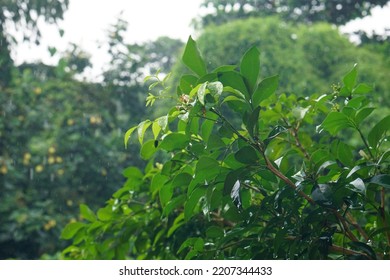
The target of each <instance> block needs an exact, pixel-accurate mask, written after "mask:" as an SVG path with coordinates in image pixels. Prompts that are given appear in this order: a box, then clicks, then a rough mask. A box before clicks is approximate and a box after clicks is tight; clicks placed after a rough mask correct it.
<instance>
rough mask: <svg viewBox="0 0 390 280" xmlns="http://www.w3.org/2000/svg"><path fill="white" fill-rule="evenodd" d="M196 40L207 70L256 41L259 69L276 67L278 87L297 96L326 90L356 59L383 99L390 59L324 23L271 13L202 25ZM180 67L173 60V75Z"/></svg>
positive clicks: (231, 60) (232, 60)
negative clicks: (306, 22)
mask: <svg viewBox="0 0 390 280" xmlns="http://www.w3.org/2000/svg"><path fill="white" fill-rule="evenodd" d="M197 41H198V44H199V47H200V48H201V49H202V50H203V54H204V57H205V59H206V61H207V66H208V69H209V70H211V69H214V68H216V67H218V66H219V65H225V64H226V65H230V64H231V65H236V64H238V63H239V60H240V52H239V51H237V50H241V51H242V50H246V49H248V48H250V47H251V46H253V45H255V46H257V47H258V48H259V49H261V58H260V60H261V63H262V64H261V72H262V73H263V75H264V76H271V75H273V74H274V73H278V74H279V75H280V84H279V89H278V92H289V93H294V94H296V95H298V96H306V95H309V94H312V93H313V92H316V93H325V92H327V91H329V85H330V84H332V83H337V82H338V81H339V77H340V76H341V75H343V73H345V72H346V71H347V70H348V69H349V67H350V65H353V64H354V63H358V64H359V69H360V70H359V73H360V75H361V77H362V78H363V79H365V80H367V81H375V87H374V92H375V94H374V98H375V100H376V101H377V102H378V103H383V102H384V103H386V104H389V100H390V96H389V93H390V85H389V83H387V78H386V77H387V73H388V72H389V71H390V69H389V65H390V64H388V63H386V60H385V59H383V55H382V54H381V53H380V52H378V51H377V52H372V51H370V50H369V49H367V48H365V47H357V46H355V45H354V44H352V43H351V42H349V41H348V39H347V38H346V37H344V36H342V35H341V34H340V33H339V31H338V30H337V29H336V28H334V27H332V26H331V25H329V24H326V23H317V24H313V25H311V26H307V25H304V24H292V23H288V22H283V21H282V20H280V19H278V18H276V17H268V18H262V19H259V18H252V19H246V20H237V21H233V22H230V23H227V24H224V25H221V26H217V27H215V26H211V27H209V28H206V29H205V30H204V31H203V32H202V34H201V35H200V36H199V38H198V39H197ZM384 55H385V56H386V54H385V53H384ZM185 71H186V69H184V67H183V66H181V65H179V64H177V65H176V66H175V68H174V70H173V76H175V81H178V80H179V75H180V74H181V73H184V72H185ZM176 73H177V75H176Z"/></svg>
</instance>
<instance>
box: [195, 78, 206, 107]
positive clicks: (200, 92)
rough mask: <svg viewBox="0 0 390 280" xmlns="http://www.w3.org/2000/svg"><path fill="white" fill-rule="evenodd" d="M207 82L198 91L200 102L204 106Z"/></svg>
mask: <svg viewBox="0 0 390 280" xmlns="http://www.w3.org/2000/svg"><path fill="white" fill-rule="evenodd" d="M206 88H207V82H205V83H203V84H202V85H201V86H200V87H199V89H198V93H197V96H198V100H199V102H200V104H202V105H204V97H205V95H206Z"/></svg>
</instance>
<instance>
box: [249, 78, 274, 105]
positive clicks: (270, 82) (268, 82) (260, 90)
mask: <svg viewBox="0 0 390 280" xmlns="http://www.w3.org/2000/svg"><path fill="white" fill-rule="evenodd" d="M278 85H279V76H278V75H275V76H271V77H267V78H265V79H263V80H262V81H261V82H260V83H259V85H258V86H257V89H256V91H255V92H254V93H253V96H252V105H253V107H257V106H259V105H260V102H261V101H263V100H265V99H267V98H268V97H270V96H271V95H272V94H274V93H275V91H276V89H277V88H278Z"/></svg>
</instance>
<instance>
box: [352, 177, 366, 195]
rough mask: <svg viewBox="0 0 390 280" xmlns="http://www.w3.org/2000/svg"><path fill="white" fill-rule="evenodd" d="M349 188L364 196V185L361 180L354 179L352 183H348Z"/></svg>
mask: <svg viewBox="0 0 390 280" xmlns="http://www.w3.org/2000/svg"><path fill="white" fill-rule="evenodd" d="M349 188H350V189H351V190H352V191H354V192H358V193H362V194H365V193H366V185H365V184H364V182H363V180H362V179H360V178H356V179H355V180H353V181H352V182H350V183H349Z"/></svg>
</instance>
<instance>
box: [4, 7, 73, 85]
mask: <svg viewBox="0 0 390 280" xmlns="http://www.w3.org/2000/svg"><path fill="white" fill-rule="evenodd" d="M0 3H1V9H0V46H1V48H0V77H1V78H0V86H6V85H7V84H8V82H9V81H10V80H11V69H12V66H13V62H12V58H11V56H10V46H11V42H12V41H13V38H12V36H11V35H10V34H9V32H8V31H7V24H13V25H14V27H15V28H16V29H18V27H19V26H20V25H21V26H23V27H25V28H26V29H25V30H27V31H24V32H26V33H24V39H25V40H34V39H35V42H36V43H38V42H39V37H40V32H39V29H38V21H39V19H40V18H43V19H44V20H45V21H46V22H49V23H55V22H57V20H59V19H62V17H63V14H64V12H65V11H66V9H67V8H68V5H69V0H54V1H41V0H26V1H9V0H1V1H0Z"/></svg>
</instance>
